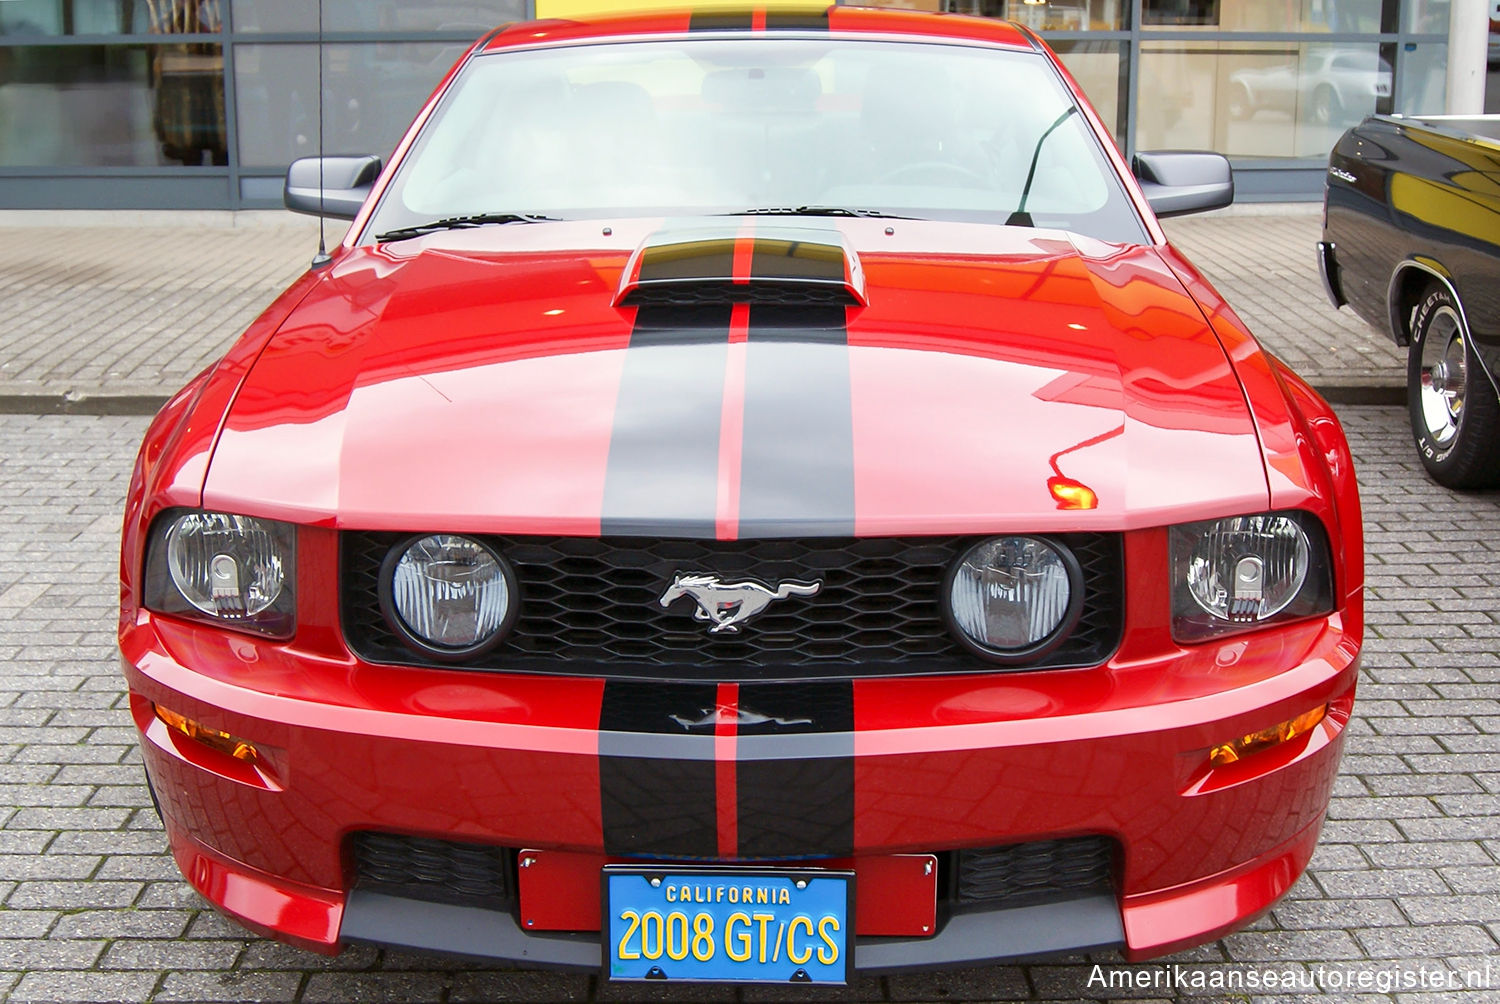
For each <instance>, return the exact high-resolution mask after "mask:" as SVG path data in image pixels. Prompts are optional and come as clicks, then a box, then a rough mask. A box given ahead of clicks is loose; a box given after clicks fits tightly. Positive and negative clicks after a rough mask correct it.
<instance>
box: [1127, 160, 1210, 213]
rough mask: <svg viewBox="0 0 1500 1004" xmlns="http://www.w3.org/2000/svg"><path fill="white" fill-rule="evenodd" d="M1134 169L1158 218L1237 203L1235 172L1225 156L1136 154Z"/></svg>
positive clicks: (1199, 211) (1142, 189)
mask: <svg viewBox="0 0 1500 1004" xmlns="http://www.w3.org/2000/svg"><path fill="white" fill-rule="evenodd" d="M1132 168H1133V170H1134V171H1135V176H1136V178H1137V179H1138V180H1139V181H1140V183H1141V192H1142V193H1143V194H1144V195H1145V196H1146V201H1147V202H1149V203H1151V208H1152V210H1154V211H1155V213H1156V215H1157V216H1182V215H1185V214H1187V213H1201V212H1204V211H1206V210H1209V209H1222V208H1224V207H1225V206H1227V205H1229V204H1230V203H1232V202H1233V201H1234V172H1233V171H1232V170H1231V169H1230V167H1229V158H1227V157H1225V156H1223V155H1222V154H1217V153H1204V152H1199V151H1196V150H1155V151H1152V152H1148V153H1138V154H1136V155H1135V161H1134V164H1133V165H1132Z"/></svg>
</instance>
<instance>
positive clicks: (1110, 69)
mask: <svg viewBox="0 0 1500 1004" xmlns="http://www.w3.org/2000/svg"><path fill="white" fill-rule="evenodd" d="M1048 44H1049V45H1051V46H1052V49H1053V51H1054V52H1056V53H1057V57H1058V58H1059V59H1061V60H1062V62H1063V65H1064V66H1066V67H1067V68H1068V72H1069V73H1071V74H1073V79H1074V80H1077V81H1078V86H1079V87H1081V88H1083V93H1084V94H1085V95H1087V96H1088V99H1089V103H1090V104H1092V105H1093V106H1094V110H1095V111H1097V112H1098V113H1099V117H1100V118H1101V119H1103V120H1104V124H1105V126H1107V127H1108V128H1109V132H1110V135H1111V136H1113V137H1114V138H1115V141H1116V142H1118V141H1119V139H1120V137H1121V136H1123V135H1124V125H1123V124H1122V123H1121V122H1120V82H1121V80H1122V77H1121V72H1120V62H1121V59H1122V58H1123V53H1122V49H1123V44H1122V43H1120V42H1082V41H1078V42H1069V41H1056V42H1049V43H1048Z"/></svg>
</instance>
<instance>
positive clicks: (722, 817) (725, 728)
mask: <svg viewBox="0 0 1500 1004" xmlns="http://www.w3.org/2000/svg"><path fill="white" fill-rule="evenodd" d="M739 701H740V685H739V684H738V683H721V684H719V691H718V695H717V698H716V700H715V704H716V705H717V707H718V719H717V721H715V722H714V782H715V783H714V808H715V809H716V811H717V814H718V829H719V857H721V858H726V859H728V858H733V857H734V856H735V855H736V854H737V853H738V852H739V842H740V841H739V814H738V811H737V809H736V805H737V803H738V800H739V799H738V789H737V787H736V782H735V755H736V748H737V746H738V745H739V744H738V743H737V742H736V741H735V730H736V727H737V722H738V720H739Z"/></svg>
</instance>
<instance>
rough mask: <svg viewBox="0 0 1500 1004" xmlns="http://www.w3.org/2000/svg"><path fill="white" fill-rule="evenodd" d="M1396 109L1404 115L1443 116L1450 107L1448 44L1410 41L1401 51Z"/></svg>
mask: <svg viewBox="0 0 1500 1004" xmlns="http://www.w3.org/2000/svg"><path fill="white" fill-rule="evenodd" d="M1400 58H1401V79H1400V87H1399V89H1398V90H1397V91H1396V111H1397V112H1399V113H1400V114H1402V115H1441V114H1443V112H1444V111H1445V110H1446V109H1447V95H1448V46H1447V45H1446V44H1444V43H1442V42H1425V43H1422V44H1420V45H1417V44H1410V43H1409V44H1408V45H1407V46H1406V51H1405V52H1403V53H1401V57H1400Z"/></svg>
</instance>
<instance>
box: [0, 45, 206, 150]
mask: <svg viewBox="0 0 1500 1004" xmlns="http://www.w3.org/2000/svg"><path fill="white" fill-rule="evenodd" d="M0 81H4V83H0V166H3V167H41V166H58V167H94V166H108V167H154V166H160V165H167V164H172V165H182V164H186V165H191V166H203V165H211V164H224V163H226V162H227V150H226V147H225V141H224V59H223V54H222V50H221V49H220V47H219V46H218V45H216V44H215V45H204V44H198V45H68V46H36V47H14V48H0Z"/></svg>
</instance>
